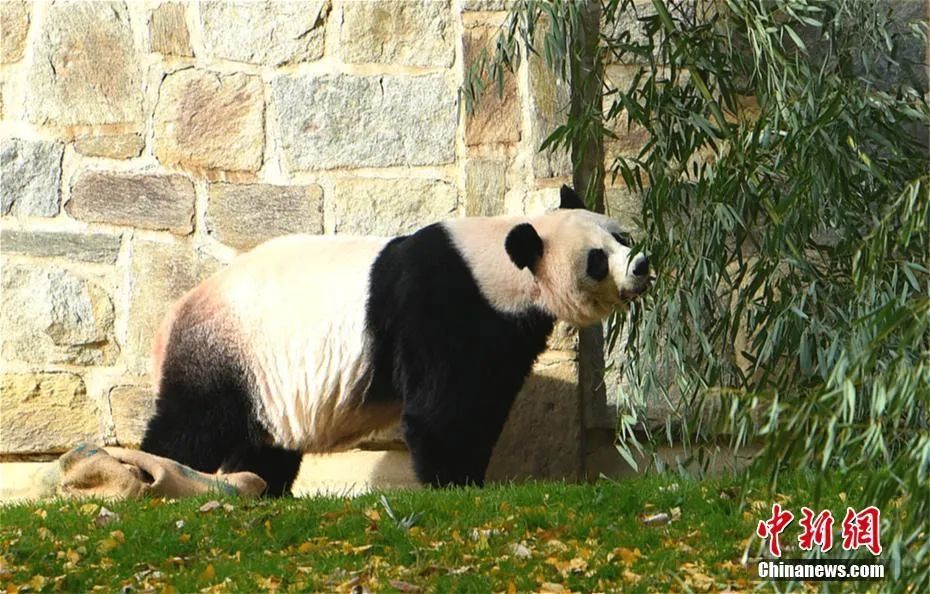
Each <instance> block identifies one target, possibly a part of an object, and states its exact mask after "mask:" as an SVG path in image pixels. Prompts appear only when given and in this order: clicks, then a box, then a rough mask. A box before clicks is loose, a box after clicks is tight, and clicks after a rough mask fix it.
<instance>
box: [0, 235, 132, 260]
mask: <svg viewBox="0 0 930 594" xmlns="http://www.w3.org/2000/svg"><path fill="white" fill-rule="evenodd" d="M119 245H120V237H119V236H118V235H104V234H103V233H86V234H85V233H67V232H57V231H17V230H14V229H4V230H3V231H0V250H2V251H3V253H4V254H23V255H26V256H36V257H39V258H67V259H69V260H77V261H79V262H94V263H97V264H114V263H116V257H117V255H118V254H119Z"/></svg>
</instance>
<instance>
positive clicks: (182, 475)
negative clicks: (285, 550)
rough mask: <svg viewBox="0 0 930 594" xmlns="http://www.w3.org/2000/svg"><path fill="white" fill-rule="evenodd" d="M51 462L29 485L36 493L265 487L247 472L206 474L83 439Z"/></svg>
mask: <svg viewBox="0 0 930 594" xmlns="http://www.w3.org/2000/svg"><path fill="white" fill-rule="evenodd" d="M55 466H57V469H56V468H51V469H49V472H47V473H46V476H44V477H42V479H41V480H40V481H38V482H39V483H41V484H37V485H35V486H36V490H37V492H36V493H35V496H36V497H42V496H48V495H63V496H68V497H91V496H93V497H117V498H135V497H142V496H150V495H151V496H156V497H184V496H187V495H198V494H201V493H208V492H211V491H212V492H217V493H220V494H226V495H261V494H262V493H263V492H264V491H265V481H264V480H262V478H261V477H259V476H258V475H257V474H253V473H251V472H235V473H232V474H223V473H217V474H206V473H203V472H198V471H196V470H194V469H192V468H190V467H188V466H184V465H183V464H181V463H179V462H175V461H174V460H169V459H168V458H162V457H160V456H155V455H153V454H149V453H146V452H141V451H139V450H127V449H124V448H101V447H97V446H95V445H93V444H89V443H80V444H78V445H76V446H75V447H73V448H72V449H71V450H69V451H68V452H66V453H65V454H64V455H62V457H61V458H59V459H58V463H57V465H55ZM56 471H57V472H56ZM56 474H57V480H56V476H55V475H56ZM43 491H44V492H43ZM48 491H52V492H51V493H49V492H48Z"/></svg>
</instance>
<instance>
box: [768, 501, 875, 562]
mask: <svg viewBox="0 0 930 594" xmlns="http://www.w3.org/2000/svg"><path fill="white" fill-rule="evenodd" d="M793 520H794V514H793V513H791V512H790V511H788V510H786V509H782V507H781V505H779V504H777V503H773V504H772V515H771V517H769V518H768V519H767V520H760V521H759V524H758V526H756V534H757V535H758V536H759V538H763V539H764V538H767V539H769V552H770V553H771V554H772V556H773V557H781V540H780V536H781V533H782V532H784V531H785V528H787V527H788V525H789V524H791V522H792V521H793ZM798 523H799V524H800V525H801V534H800V535H799V536H798V547H799V548H800V549H801V550H802V551H811V550H813V549H814V546H815V545H816V546H819V547H820V550H821V551H822V552H824V553H826V552H828V551H829V550H830V549H832V548H833V514H832V513H830V510H828V509H825V510H821V511H820V513H818V514H814V510H812V509H810V508H809V507H802V508H801V519H800V520H799V521H798ZM880 530H881V512H880V511H879V509H878V508H877V507H875V506H874V505H870V506H869V507H867V508H865V509H863V510H862V511H860V512H858V513H856V510H854V509H853V508H851V507H847V508H846V517H844V518H843V523H842V536H843V550H845V551H855V550H857V549H859V548H861V547H865V548H866V549H868V550H869V552H870V553H872V554H873V555H876V556H878V555H880V554H881V552H882V544H881V534H880Z"/></svg>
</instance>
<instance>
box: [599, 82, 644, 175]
mask: <svg viewBox="0 0 930 594" xmlns="http://www.w3.org/2000/svg"><path fill="white" fill-rule="evenodd" d="M638 71H639V67H638V66H608V67H607V69H606V71H605V73H604V78H605V81H604V82H605V84H606V86H607V87H608V88H609V89H614V90H618V91H620V92H623V93H625V92H626V91H628V90H629V88H630V85H632V84H633V81H634V79H635V77H636V73H637V72H638ZM614 97H615V96H614V95H607V96H605V97H604V106H603V109H604V115H605V116H606V115H607V113H608V110H609V109H610V106H611V103H613V100H614ZM604 125H605V126H607V127H609V128H610V129H611V130H612V131H613V133H614V134H615V135H616V138H605V139H604V165H605V167H606V168H607V170H608V171H609V170H610V168H611V166H612V164H613V162H614V160H615V159H616V158H617V157H630V156H635V155H637V154H638V153H639V151H640V149H642V148H643V146H645V144H646V143H647V142H648V141H649V132H648V131H647V130H646V129H645V128H644V127H642V126H640V125H639V124H633V125H630V121H629V117H628V114H627V112H626V111H625V110H624V111H622V112H620V113H619V114H618V115H617V116H616V117H615V118H614V119H613V120H611V121H605V122H604Z"/></svg>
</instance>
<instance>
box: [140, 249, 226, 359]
mask: <svg viewBox="0 0 930 594" xmlns="http://www.w3.org/2000/svg"><path fill="white" fill-rule="evenodd" d="M131 262H132V263H131V269H130V270H131V276H132V278H133V279H134V281H133V283H132V290H131V291H130V296H129V332H128V337H127V341H126V345H125V347H124V349H123V352H124V354H125V357H124V359H123V361H124V364H125V366H126V368H127V369H128V370H129V372H130V373H134V374H137V375H140V376H142V375H147V374H148V373H149V371H150V370H149V362H150V357H151V351H152V340H153V339H154V337H155V332H156V330H157V329H158V327H159V326H160V325H161V322H162V320H163V318H164V317H165V313H166V312H167V311H168V308H169V307H170V306H171V304H172V303H174V301H176V300H177V299H178V298H179V297H181V295H183V294H184V293H186V292H187V291H188V290H189V289H191V288H192V287H194V285H196V284H197V283H198V282H200V281H201V280H203V279H205V278H206V277H208V276H209V275H210V274H212V273H213V272H215V271H216V270H218V269H219V267H220V264H219V263H218V262H217V261H216V260H214V259H212V258H209V257H207V256H204V255H201V254H199V253H197V252H195V251H194V250H192V249H191V248H190V246H187V245H184V244H179V243H158V242H154V241H145V240H136V241H134V242H133V244H132V260H131Z"/></svg>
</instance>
